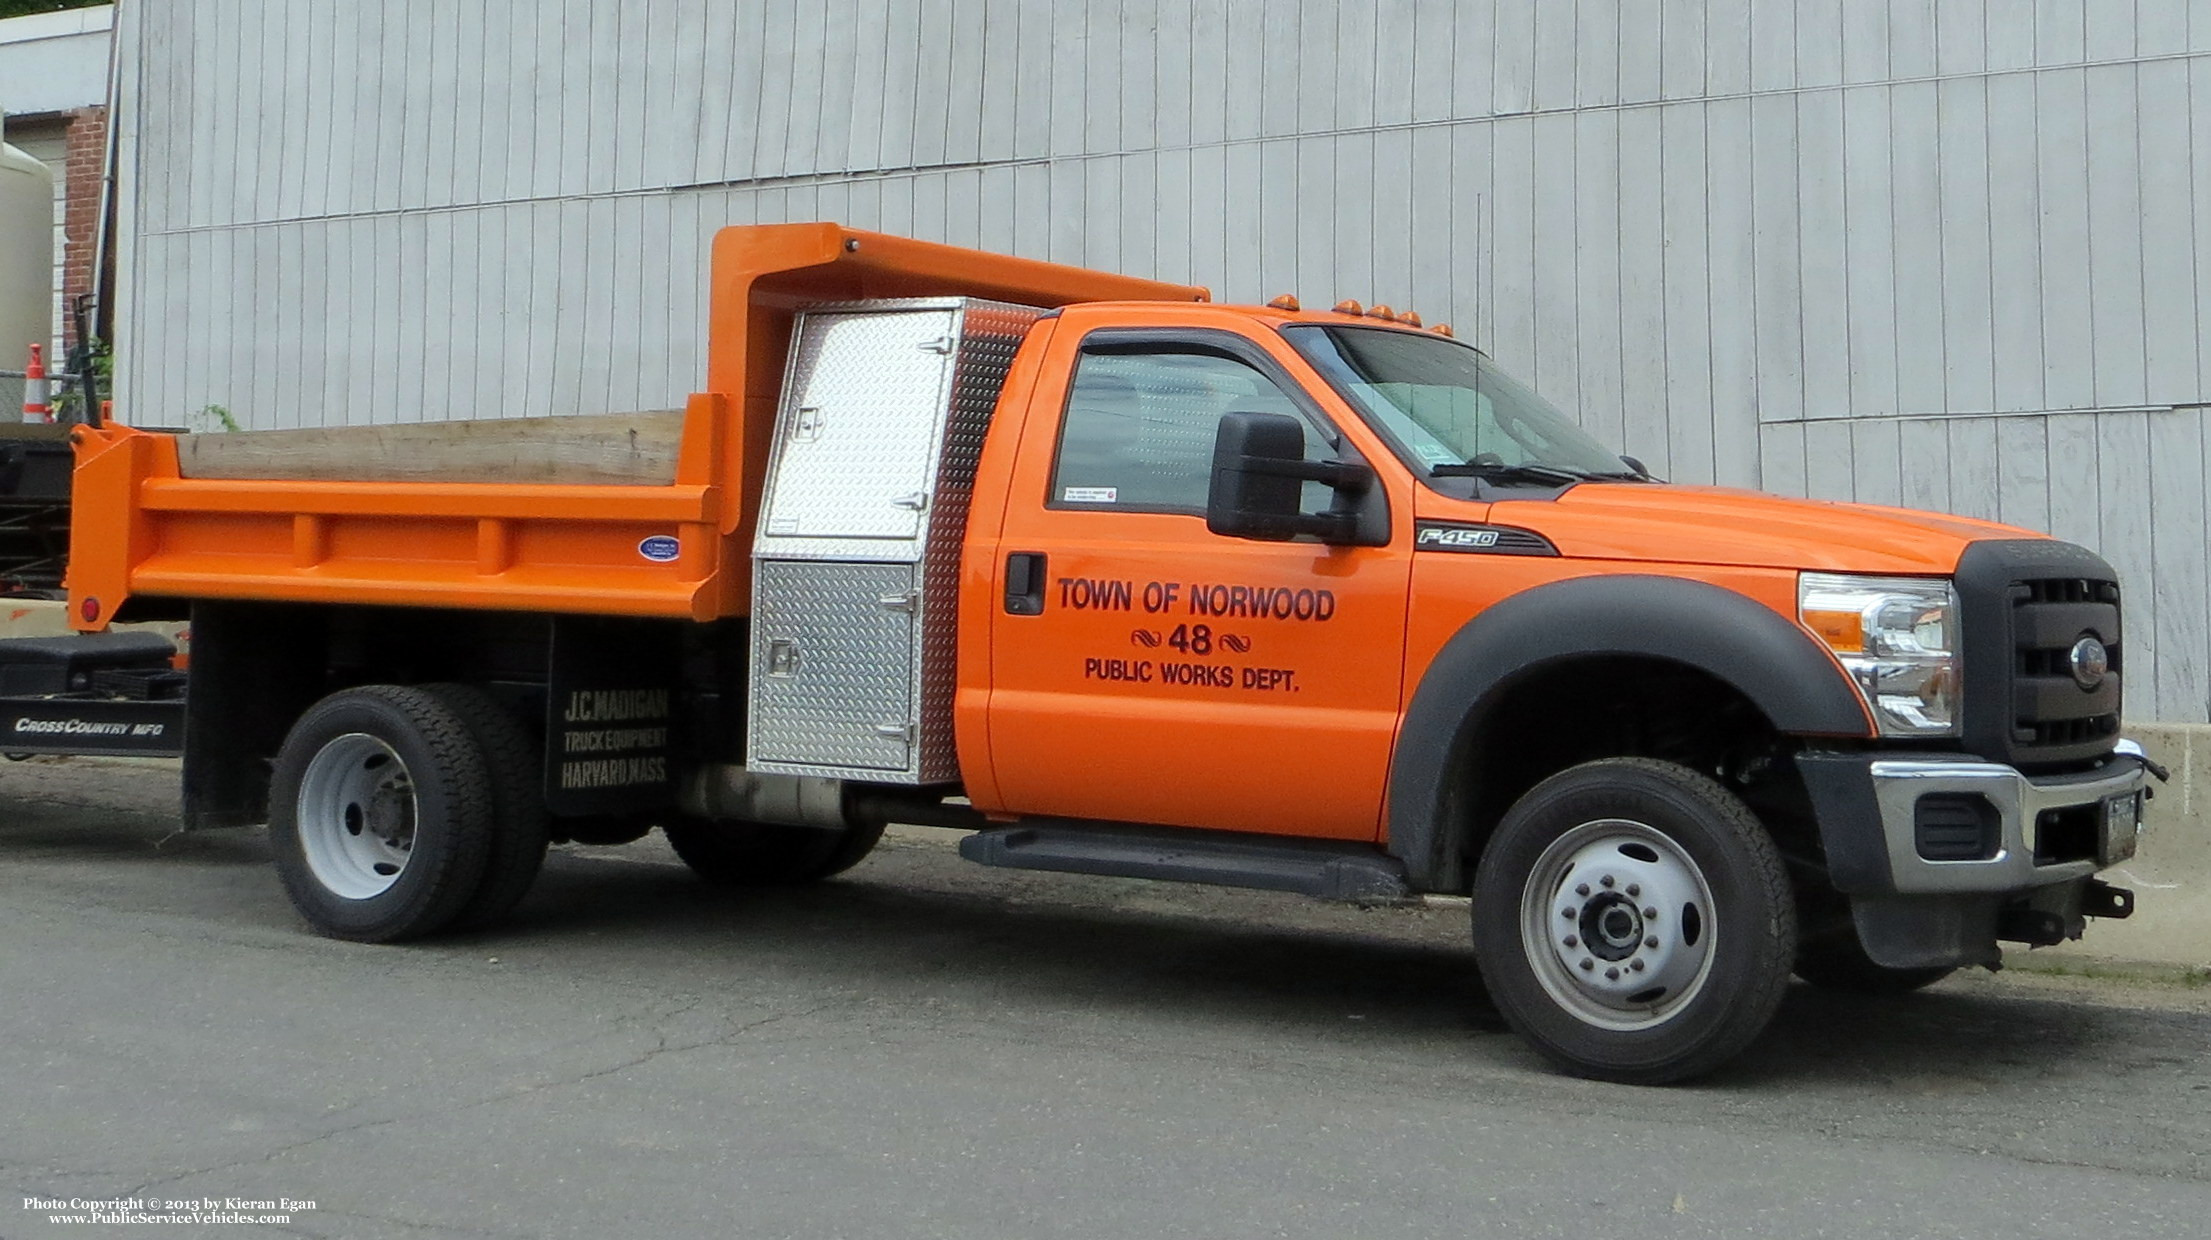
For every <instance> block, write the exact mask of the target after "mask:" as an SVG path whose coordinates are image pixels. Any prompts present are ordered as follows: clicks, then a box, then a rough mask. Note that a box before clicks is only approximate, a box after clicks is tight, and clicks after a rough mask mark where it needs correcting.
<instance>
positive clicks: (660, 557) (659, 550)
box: [637, 534, 683, 564]
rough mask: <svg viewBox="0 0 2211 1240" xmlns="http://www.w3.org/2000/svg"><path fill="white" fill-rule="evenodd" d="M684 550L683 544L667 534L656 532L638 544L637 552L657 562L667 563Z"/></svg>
mask: <svg viewBox="0 0 2211 1240" xmlns="http://www.w3.org/2000/svg"><path fill="white" fill-rule="evenodd" d="M682 552H683V544H682V543H680V542H678V541H676V540H675V539H674V538H672V537H670V536H669V535H666V534H655V535H653V536H652V537H651V538H648V539H646V540H645V541H643V542H641V543H639V544H637V554H639V555H641V556H644V557H645V558H646V559H648V560H651V561H653V562H654V563H656V564H666V563H668V562H669V561H671V560H673V559H675V558H676V556H678V555H680V554H682Z"/></svg>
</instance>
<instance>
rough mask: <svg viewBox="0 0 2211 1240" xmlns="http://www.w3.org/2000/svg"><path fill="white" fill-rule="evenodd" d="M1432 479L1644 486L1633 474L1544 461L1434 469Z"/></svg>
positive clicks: (1642, 479) (1488, 462)
mask: <svg viewBox="0 0 2211 1240" xmlns="http://www.w3.org/2000/svg"><path fill="white" fill-rule="evenodd" d="M1428 472H1429V474H1430V475H1432V476H1434V477H1437V478H1482V479H1487V480H1489V481H1507V480H1518V481H1529V482H1548V483H1552V484H1553V485H1563V486H1571V485H1573V484H1574V483H1577V482H1589V481H1592V480H1603V481H1612V482H1630V481H1632V482H1642V481H1644V477H1643V475H1641V474H1638V473H1635V472H1634V471H1632V470H1626V469H1619V470H1606V471H1602V472H1600V471H1597V470H1592V469H1582V468H1579V467H1578V466H1574V465H1547V464H1544V463H1543V462H1541V461H1523V462H1521V463H1520V464H1518V465H1507V464H1505V463H1503V462H1501V461H1468V462H1466V463H1465V464H1463V465H1431V466H1429V467H1428Z"/></svg>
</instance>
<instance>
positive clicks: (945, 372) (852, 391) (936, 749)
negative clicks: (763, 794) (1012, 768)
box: [746, 298, 1046, 784]
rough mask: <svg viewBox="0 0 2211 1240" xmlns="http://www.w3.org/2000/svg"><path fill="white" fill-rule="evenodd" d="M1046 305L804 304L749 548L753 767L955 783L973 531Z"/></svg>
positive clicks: (954, 301)
mask: <svg viewBox="0 0 2211 1240" xmlns="http://www.w3.org/2000/svg"><path fill="white" fill-rule="evenodd" d="M1045 313H1046V312H1045V311H1043V310H1040V309H1037V308H1035V307H1032V306H1013V305H1006V304H1003V303H1000V302H988V301H978V300H973V299H965V298H942V299H927V300H900V301H874V302H857V303H849V304H841V305H833V306H820V307H815V308H812V309H809V310H806V311H804V312H802V313H801V314H800V315H799V316H798V319H797V322H796V324H795V326H794V328H793V332H792V345H791V357H790V363H789V366H788V369H787V371H786V373H785V375H784V383H783V400H782V404H781V405H780V407H779V408H778V409H777V410H776V424H775V448H774V452H773V454H772V456H771V457H770V459H769V465H768V484H767V493H766V496H765V499H764V501H763V503H762V506H761V517H760V532H759V535H758V537H757V539H756V540H755V542H754V544H753V620H752V677H751V685H752V688H751V711H750V713H749V718H750V722H749V726H748V730H747V736H746V764H747V765H748V766H750V767H751V768H753V769H755V770H758V771H762V772H766V773H773V774H784V775H819V776H828V777H830V778H843V779H859V780H867V781H870V782H875V783H904V784H926V783H945V782H949V781H951V780H955V779H958V778H959V763H958V757H957V754H956V753H955V752H954V749H953V742H952V692H953V687H954V686H953V682H954V676H955V668H954V647H955V638H956V632H955V628H954V626H955V625H956V624H957V622H958V614H959V608H958V599H957V597H956V591H957V589H958V581H959V556H960V541H961V539H962V538H963V537H964V536H965V534H966V532H967V507H968V500H969V498H970V496H971V495H972V493H973V489H974V482H975V465H976V461H977V459H978V458H979V457H980V456H981V455H982V447H983V436H984V434H985V432H986V431H988V429H989V426H990V414H991V410H992V409H993V408H994V407H995V406H996V405H997V401H998V393H999V390H1000V388H1002V387H1003V386H1004V385H1005V380H1006V371H1007V369H1008V368H1009V367H1010V366H1011V365H1012V362H1013V355H1014V351H1015V350H1016V349H1018V348H1019V347H1020V344H1021V339H1022V337H1023V335H1024V334H1025V333H1026V332H1027V330H1028V328H1029V325H1030V324H1032V323H1034V322H1035V321H1036V320H1037V319H1039V318H1041V317H1043V315H1044V314H1045Z"/></svg>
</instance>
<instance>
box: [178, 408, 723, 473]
mask: <svg viewBox="0 0 2211 1240" xmlns="http://www.w3.org/2000/svg"><path fill="white" fill-rule="evenodd" d="M682 434H683V412H682V411H681V410H675V409H671V410H656V411H652V412H646V413H602V414H589V415H585V416H581V417H557V418H490V419H484V420H480V421H467V422H408V423H397V424H392V425H377V426H336V427H310V428H306V429H302V430H282V431H228V432H220V433H214V434H201V435H183V436H179V437H178V439H177V464H178V467H179V469H180V471H181V472H182V474H183V476H184V477H186V478H204V479H231V480H261V479H267V480H276V479H285V480H303V481H318V482H489V483H502V482H505V483H553V484H565V485H590V486H672V485H674V483H675V480H676V448H677V444H678V441H679V440H680V439H681V438H682Z"/></svg>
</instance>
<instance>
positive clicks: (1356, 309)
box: [1328, 297, 1367, 314]
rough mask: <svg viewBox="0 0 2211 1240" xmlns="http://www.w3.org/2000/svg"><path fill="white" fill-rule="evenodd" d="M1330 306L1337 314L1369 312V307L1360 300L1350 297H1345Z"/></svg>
mask: <svg viewBox="0 0 2211 1240" xmlns="http://www.w3.org/2000/svg"><path fill="white" fill-rule="evenodd" d="M1328 308H1329V309H1330V310H1332V311H1334V312H1335V313H1337V314H1365V313H1366V312H1367V308H1366V307H1365V306H1362V305H1360V304H1359V303H1358V302H1355V301H1353V300H1351V299H1350V298H1349V297H1346V298H1344V299H1343V300H1342V301H1339V302H1337V303H1336V304H1335V305H1333V306H1330V307H1328Z"/></svg>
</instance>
